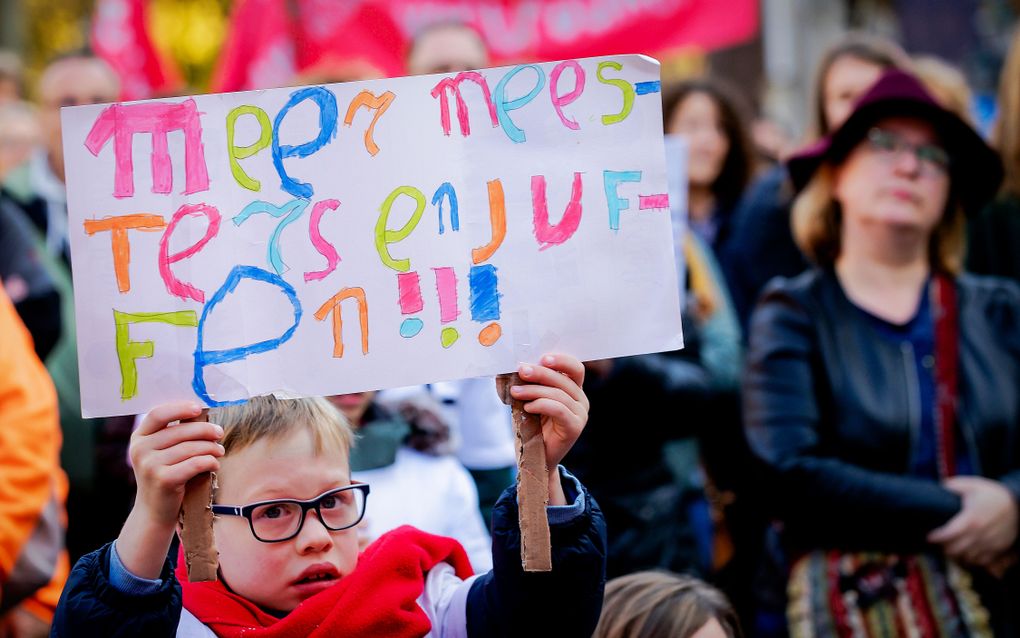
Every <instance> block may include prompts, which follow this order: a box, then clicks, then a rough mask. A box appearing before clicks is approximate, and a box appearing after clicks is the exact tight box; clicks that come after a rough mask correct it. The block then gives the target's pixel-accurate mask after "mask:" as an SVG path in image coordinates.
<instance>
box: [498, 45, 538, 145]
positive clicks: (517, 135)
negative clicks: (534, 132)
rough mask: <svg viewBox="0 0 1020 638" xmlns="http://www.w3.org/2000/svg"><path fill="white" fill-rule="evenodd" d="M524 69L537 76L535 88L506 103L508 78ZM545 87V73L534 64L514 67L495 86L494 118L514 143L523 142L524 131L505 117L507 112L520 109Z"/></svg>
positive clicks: (508, 117)
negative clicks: (496, 118) (530, 70)
mask: <svg viewBox="0 0 1020 638" xmlns="http://www.w3.org/2000/svg"><path fill="white" fill-rule="evenodd" d="M524 69H533V70H534V71H535V73H537V74H538V81H537V82H535V88H533V89H531V93H528V94H527V95H525V96H524V97H519V98H517V99H516V100H512V101H510V102H507V101H506V85H507V83H508V82H510V78H512V77H513V76H515V75H517V74H518V73H520V72H521V71H523V70H524ZM544 86H545V72H544V71H543V70H542V69H540V68H539V67H537V66H535V65H534V64H527V65H521V66H516V67H514V68H513V69H511V70H510V71H509V72H507V74H506V75H504V76H503V79H502V80H500V81H499V84H497V85H496V117H498V118H499V124H500V126H502V127H503V132H504V133H506V136H507V137H509V138H510V139H511V140H513V141H514V142H517V143H518V144H520V143H521V142H523V141H525V139H526V138H525V137H524V131H522V130H521V129H519V128H517V125H516V124H514V122H513V120H511V119H510V116H509V115H507V111H514V110H516V109H519V108H521V107H522V106H524V105H525V104H527V103H528V102H530V101H532V100H534V99H535V96H536V95H538V94H539V93H541V92H542V87H544Z"/></svg>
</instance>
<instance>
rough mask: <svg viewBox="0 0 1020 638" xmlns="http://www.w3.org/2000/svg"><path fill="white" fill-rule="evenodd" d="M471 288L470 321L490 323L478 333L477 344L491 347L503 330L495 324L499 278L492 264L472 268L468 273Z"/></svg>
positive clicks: (497, 310)
mask: <svg viewBox="0 0 1020 638" xmlns="http://www.w3.org/2000/svg"><path fill="white" fill-rule="evenodd" d="M468 282H469V284H470V288H471V319H472V320H474V321H482V322H484V321H491V322H492V323H490V324H489V325H487V326H485V327H484V328H482V331H481V332H479V333H478V343H480V344H482V345H483V346H486V347H488V346H491V345H492V344H494V343H496V342H497V341H498V340H499V338H500V336H502V334H503V328H501V327H500V325H499V323H497V322H496V320H497V319H499V298H500V297H502V295H501V294H500V293H499V290H498V284H499V278H498V277H497V276H496V267H495V266H493V265H492V264H484V265H481V266H472V267H471V270H470V272H469V273H468Z"/></svg>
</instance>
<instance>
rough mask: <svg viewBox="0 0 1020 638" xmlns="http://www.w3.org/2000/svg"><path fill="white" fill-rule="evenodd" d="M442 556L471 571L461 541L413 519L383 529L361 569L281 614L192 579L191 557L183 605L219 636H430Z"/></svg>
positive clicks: (181, 574)
mask: <svg viewBox="0 0 1020 638" xmlns="http://www.w3.org/2000/svg"><path fill="white" fill-rule="evenodd" d="M440 562H447V563H450V564H451V565H453V568H454V570H455V571H456V573H457V575H458V576H460V577H461V578H467V577H468V576H470V575H471V564H470V563H469V562H468V558H467V554H466V553H465V552H464V548H463V547H461V546H460V543H458V542H457V541H455V540H453V539H452V538H444V537H442V536H434V535H432V534H426V533H425V532H423V531H421V530H418V529H415V528H413V527H409V526H406V525H405V526H403V527H399V528H397V529H395V530H393V531H391V532H388V533H386V534H383V535H382V536H380V537H379V539H378V540H376V541H375V542H374V543H372V544H371V545H369V546H368V547H367V548H366V549H365V551H364V552H362V554H361V556H359V557H358V566H357V568H356V569H355V570H354V571H353V572H352V573H351V574H349V575H347V576H344V577H343V578H342V579H341V580H340V581H339V582H338V583H337V584H336V585H334V586H333V587H330V588H329V589H327V590H325V591H323V592H320V593H318V594H316V595H314V596H312V597H311V598H308V599H307V600H305V601H304V602H302V603H301V604H300V605H298V606H297V607H296V608H295V609H294V611H292V612H290V613H289V614H287V616H285V617H283V618H277V617H275V616H272V615H270V614H267V613H266V612H264V611H262V610H261V609H260V608H259V607H258V606H257V605H255V604H254V603H252V602H250V601H248V600H246V599H245V598H242V597H241V596H238V595H237V594H234V593H232V592H230V591H229V590H228V589H227V588H226V587H225V586H224V585H223V583H222V582H220V581H216V582H212V583H189V582H188V579H187V569H186V567H185V566H184V559H183V558H181V560H180V561H179V562H178V566H177V577H178V579H179V580H180V581H181V586H182V588H183V589H184V608H185V609H187V610H188V611H190V612H191V613H192V614H194V615H195V617H197V618H198V619H199V620H200V621H202V623H203V624H205V625H206V626H208V627H209V628H210V629H212V631H213V632H214V633H215V634H216V635H217V636H223V637H232V636H238V637H240V636H245V637H247V638H285V637H291V636H294V637H297V636H301V637H304V636H311V637H320V636H321V637H324V636H386V637H387V638H389V637H390V636H393V637H396V638H400V637H403V636H407V637H411V636H424V635H425V634H427V633H428V632H429V630H430V629H431V624H430V623H429V619H428V617H427V616H426V615H425V612H424V611H423V610H422V608H421V607H419V606H418V604H417V602H416V601H417V599H418V597H419V596H421V594H422V591H424V589H425V575H426V574H427V573H428V571H429V570H430V569H432V568H433V567H434V566H435V565H437V564H438V563H440Z"/></svg>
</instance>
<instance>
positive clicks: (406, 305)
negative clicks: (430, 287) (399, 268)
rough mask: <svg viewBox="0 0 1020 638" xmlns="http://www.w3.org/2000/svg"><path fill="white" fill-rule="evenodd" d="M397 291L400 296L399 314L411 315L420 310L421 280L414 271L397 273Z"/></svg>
mask: <svg viewBox="0 0 1020 638" xmlns="http://www.w3.org/2000/svg"><path fill="white" fill-rule="evenodd" d="M397 293H398V295H399V297H400V314H403V315H411V314H414V313H416V312H421V309H422V308H424V304H423V302H422V298H421V280H420V279H419V278H418V273H416V272H401V273H397Z"/></svg>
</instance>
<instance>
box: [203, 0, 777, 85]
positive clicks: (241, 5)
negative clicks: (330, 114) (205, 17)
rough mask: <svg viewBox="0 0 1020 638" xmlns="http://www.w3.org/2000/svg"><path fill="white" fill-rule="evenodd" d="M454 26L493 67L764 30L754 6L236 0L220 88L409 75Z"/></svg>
mask: <svg viewBox="0 0 1020 638" xmlns="http://www.w3.org/2000/svg"><path fill="white" fill-rule="evenodd" d="M451 21H460V22H467V23H468V24H471V25H472V26H474V27H475V28H477V29H478V30H479V31H480V32H481V33H482V35H483V36H484V37H485V39H486V41H487V42H488V44H489V48H490V51H491V55H492V60H493V64H500V63H504V62H508V63H509V62H519V61H535V60H539V61H541V60H560V59H568V58H581V57H589V56H596V55H612V54H618V53H644V54H647V55H651V56H653V57H663V56H666V57H668V56H669V55H671V54H675V53H676V52H678V51H680V50H682V49H690V48H695V49H701V50H704V51H711V50H714V49H719V48H724V47H728V46H733V45H736V44H740V43H743V42H746V41H748V40H750V39H752V38H754V37H755V36H756V35H757V33H758V29H759V16H758V2H757V0H630V1H629V2H624V1H622V0H487V1H486V0H238V2H237V4H236V5H235V8H234V14H233V16H232V20H231V33H230V36H229V38H228V42H227V46H226V49H225V51H224V53H223V56H222V57H221V64H220V67H219V72H218V74H217V78H216V81H215V82H214V84H215V86H214V87H213V89H214V90H217V91H235V90H242V89H252V88H260V87H266V86H279V85H281V84H286V83H287V82H288V80H290V79H291V78H285V79H281V78H280V74H281V71H282V70H284V69H289V71H288V72H290V73H292V74H293V72H300V71H302V70H307V69H310V68H314V67H316V66H317V65H320V64H322V63H323V61H324V60H333V61H336V62H348V63H364V64H369V65H371V66H372V67H374V68H375V69H377V70H378V72H379V74H380V75H402V74H403V73H404V58H405V54H406V49H407V45H408V43H409V42H410V41H411V39H412V38H413V37H414V34H415V33H418V32H419V31H420V30H421V29H422V28H424V27H426V26H428V25H430V24H434V23H437V22H451ZM288 64H290V65H291V66H290V67H288V66H287V65H288Z"/></svg>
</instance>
